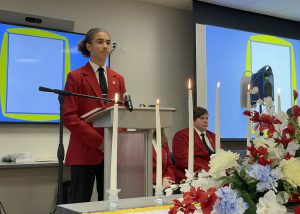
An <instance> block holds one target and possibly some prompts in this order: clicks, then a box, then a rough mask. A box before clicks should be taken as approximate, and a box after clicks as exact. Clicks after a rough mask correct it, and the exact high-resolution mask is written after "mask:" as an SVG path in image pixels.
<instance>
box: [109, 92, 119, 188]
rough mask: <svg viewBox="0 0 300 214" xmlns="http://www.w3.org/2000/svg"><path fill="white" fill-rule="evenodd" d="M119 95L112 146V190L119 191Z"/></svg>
mask: <svg viewBox="0 0 300 214" xmlns="http://www.w3.org/2000/svg"><path fill="white" fill-rule="evenodd" d="M118 98H119V96H118V94H117V93H116V94H115V105H114V115H113V136H112V145H111V164H110V189H111V190H116V189H117V157H118V126H119V125H118Z"/></svg>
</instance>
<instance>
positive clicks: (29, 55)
mask: <svg viewBox="0 0 300 214" xmlns="http://www.w3.org/2000/svg"><path fill="white" fill-rule="evenodd" d="M83 38H84V34H77V33H70V32H62V31H54V30H47V29H37V28H30V27H24V26H18V25H11V24H0V42H1V46H0V47H1V49H0V102H1V103H0V108H1V110H0V123H58V122H59V102H58V95H57V94H53V93H45V92H41V91H39V86H44V87H47V88H52V89H63V88H64V84H65V81H66V77H67V74H68V73H69V72H70V71H72V70H74V69H76V68H79V67H81V66H83V65H84V64H86V63H87V61H88V58H86V57H83V56H82V55H81V53H80V52H78V50H77V44H78V42H79V41H80V40H82V39H83ZM107 65H108V60H107Z"/></svg>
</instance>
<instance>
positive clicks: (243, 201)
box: [166, 91, 300, 214]
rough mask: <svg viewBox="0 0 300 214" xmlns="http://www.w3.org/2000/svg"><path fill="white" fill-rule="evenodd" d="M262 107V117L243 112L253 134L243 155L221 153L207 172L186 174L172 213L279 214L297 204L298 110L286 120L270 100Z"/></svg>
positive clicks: (299, 181) (299, 183) (299, 182)
mask: <svg viewBox="0 0 300 214" xmlns="http://www.w3.org/2000/svg"><path fill="white" fill-rule="evenodd" d="M297 97H298V93H297V92H296V91H294V99H295V100H296V98H297ZM259 102H260V103H262V102H261V101H259ZM259 102H258V103H259ZM263 103H264V105H265V106H266V112H265V113H259V112H257V111H255V110H254V111H248V110H247V111H245V112H244V115H246V116H248V117H249V118H250V120H251V121H252V124H253V127H254V130H255V133H254V135H255V138H254V139H253V140H251V146H248V147H247V150H248V153H247V156H246V157H245V158H240V156H239V154H237V153H233V152H231V151H224V150H222V149H221V150H219V151H218V152H217V153H216V154H213V155H211V160H210V163H209V167H210V169H209V171H208V172H207V171H204V170H202V171H200V172H196V173H190V172H188V171H187V172H186V177H187V179H186V181H185V183H183V184H180V185H179V187H180V190H181V191H182V192H183V198H182V199H179V200H174V206H173V207H172V208H171V209H170V211H169V213H170V214H175V213H204V214H210V213H221V214H225V213H226V214H227V213H228V214H229V213H230V214H241V213H246V214H250V213H251V214H253V213H259V214H260V213H261V214H267V213H276V214H281V213H282V214H283V213H287V208H286V205H287V204H289V203H291V202H294V203H299V202H300V197H299V195H300V149H299V148H300V143H299V142H300V107H299V106H297V105H294V106H293V113H294V116H293V117H291V118H288V116H287V114H286V113H284V112H278V113H277V114H276V113H275V112H274V105H273V102H272V100H270V98H267V99H265V100H264V102H263ZM173 189H174V187H173ZM173 189H172V188H170V189H168V190H167V191H166V192H167V194H172V190H173ZM299 211H300V206H299V205H298V206H297V207H296V208H295V213H299Z"/></svg>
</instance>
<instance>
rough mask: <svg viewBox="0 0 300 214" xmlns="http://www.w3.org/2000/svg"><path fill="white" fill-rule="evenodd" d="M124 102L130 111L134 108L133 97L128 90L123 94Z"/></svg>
mask: <svg viewBox="0 0 300 214" xmlns="http://www.w3.org/2000/svg"><path fill="white" fill-rule="evenodd" d="M123 99H124V103H125V105H126V107H127V109H128V110H129V111H132V110H133V106H132V101H131V97H130V95H129V93H128V92H125V93H124V95H123Z"/></svg>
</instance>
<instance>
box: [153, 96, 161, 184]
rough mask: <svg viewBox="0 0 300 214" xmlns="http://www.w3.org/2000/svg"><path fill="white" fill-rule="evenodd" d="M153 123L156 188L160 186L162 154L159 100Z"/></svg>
mask: <svg viewBox="0 0 300 214" xmlns="http://www.w3.org/2000/svg"><path fill="white" fill-rule="evenodd" d="M155 122H156V126H155V127H156V186H157V187H161V186H162V154H161V130H160V128H161V126H160V113H159V99H157V101H156V106H155Z"/></svg>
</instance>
